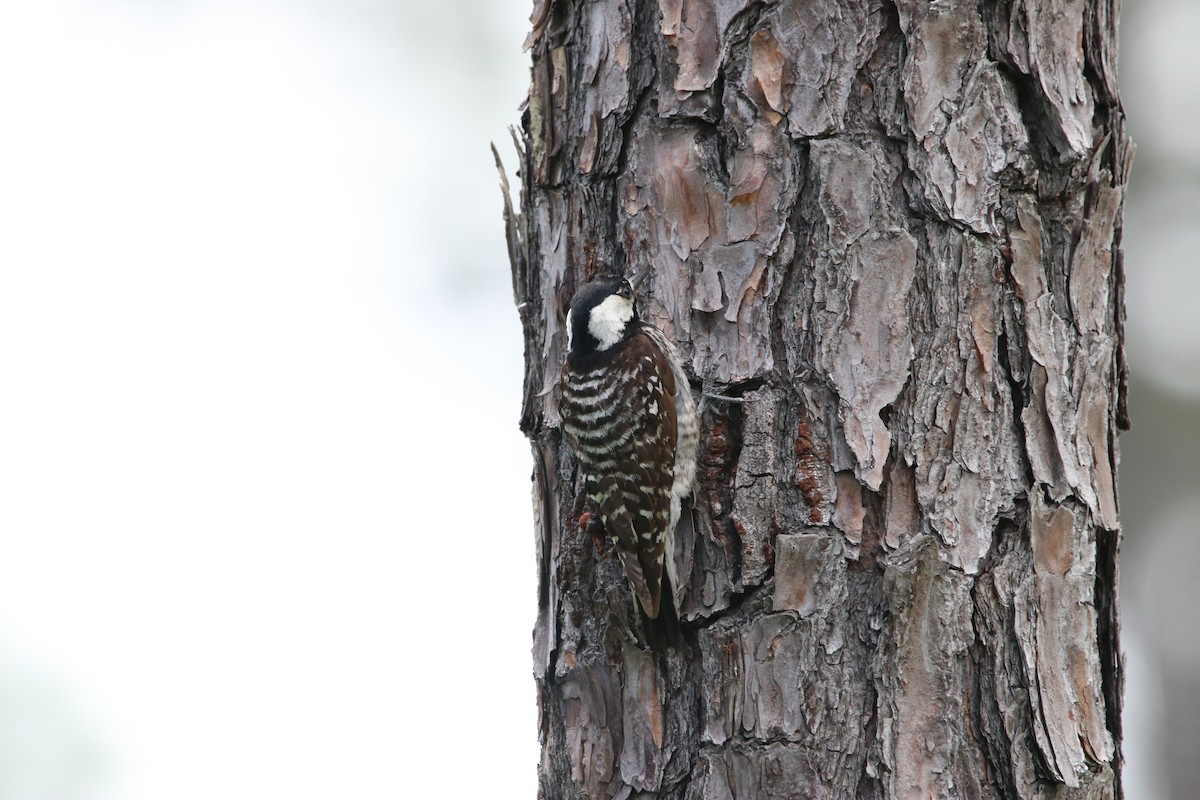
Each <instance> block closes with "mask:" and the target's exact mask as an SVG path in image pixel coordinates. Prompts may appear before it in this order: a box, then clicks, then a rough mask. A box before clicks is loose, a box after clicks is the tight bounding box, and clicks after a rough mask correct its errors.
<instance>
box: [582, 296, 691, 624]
mask: <svg viewBox="0 0 1200 800" xmlns="http://www.w3.org/2000/svg"><path fill="white" fill-rule="evenodd" d="M643 275H644V273H643ZM635 288H636V287H635V285H634V284H633V283H631V282H630V281H629V280H627V279H625V278H599V279H597V280H594V281H592V282H591V283H588V284H587V285H585V286H583V287H582V288H580V289H579V291H578V292H576V293H575V297H574V299H573V300H572V302H571V309H570V311H568V312H567V350H568V352H567V361H566V364H565V366H564V367H563V373H562V382H561V384H560V392H561V395H560V403H559V411H560V416H561V418H562V430H563V434H564V436H565V438H566V440H567V444H569V445H570V447H571V449H572V450H573V451H574V453H575V457H576V459H577V460H578V461H579V464H580V467H581V468H582V471H583V474H584V483H585V487H586V491H587V494H588V497H589V498H590V499H591V501H592V503H593V504H594V506H595V508H596V511H597V512H598V513H599V515H600V518H601V520H602V521H603V523H604V528H605V530H607V531H608V535H609V536H610V537H611V538H612V539H613V541H614V543H615V545H616V548H615V549H616V551H617V555H618V556H619V557H620V559H621V566H622V567H624V569H625V576H626V577H627V578H628V579H629V583H630V586H631V587H632V588H633V594H634V596H635V597H636V598H637V600H638V603H640V604H641V607H642V610H643V611H644V612H645V614H646V616H647V617H649V618H650V619H657V618H658V614H659V610H660V607H661V606H660V604H661V601H662V586H663V569H664V567H665V568H666V570H667V573H668V575H667V577H668V578H669V580H670V583H671V585H672V586H673V587H675V588H676V589H677V588H678V586H679V583H678V580H677V576H676V575H675V574H674V572H675V564H674V558H673V554H674V531H675V525H676V523H677V522H678V521H679V516H680V513H681V510H682V502H683V499H684V498H685V497H687V496H688V495H689V494H691V493H692V485H693V483H694V481H695V475H696V443H697V439H698V438H699V420H698V418H697V415H696V403H695V401H694V400H693V399H692V392H691V387H690V385H689V384H688V380H687V376H686V375H685V374H684V371H683V365H682V364H681V363H680V361H679V355H678V353H677V352H676V350H675V346H674V345H672V344H671V341H670V340H669V339H667V337H666V336H665V335H664V334H663V333H662V331H660V330H658V329H657V328H655V327H654V326H653V325H648V324H646V323H644V322H642V321H641V320H640V319H638V315H637V312H636V310H635V308H634V291H635ZM668 602H672V603H674V597H671V598H669V600H668Z"/></svg>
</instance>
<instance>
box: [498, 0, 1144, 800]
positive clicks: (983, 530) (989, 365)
mask: <svg viewBox="0 0 1200 800" xmlns="http://www.w3.org/2000/svg"><path fill="white" fill-rule="evenodd" d="M1118 5H1119V2H1118V0H1094V1H1089V2H1084V0H1040V2H1037V3H1023V2H1021V1H1020V0H979V1H978V2H977V3H965V2H963V3H955V2H920V1H918V0H896V2H894V3H893V2H882V1H877V0H780V1H779V2H750V1H749V0H657V2H653V1H652V0H594V1H592V2H572V1H570V0H540V1H539V2H538V3H537V4H536V8H535V11H534V17H533V32H532V33H531V35H530V39H529V45H530V48H531V51H532V57H533V81H532V87H531V89H530V95H529V101H528V107H527V110H526V114H525V116H524V119H523V125H524V137H523V141H522V142H521V145H522V149H523V160H522V165H521V175H522V178H523V180H524V187H523V193H522V197H521V203H520V209H519V213H518V212H517V211H515V210H514V209H512V208H509V209H507V220H508V225H509V242H510V255H511V257H512V260H513V278H514V290H515V293H516V299H517V302H518V307H519V310H520V314H521V319H522V322H523V324H524V332H525V345H526V379H525V402H524V411H523V416H522V420H521V426H522V429H523V430H524V431H525V432H526V433H527V434H528V435H529V437H530V440H531V442H532V447H533V455H534V464H535V466H534V484H535V486H534V498H535V510H536V518H537V526H538V530H537V536H538V552H539V560H540V564H539V582H540V585H539V602H540V614H539V618H538V620H537V624H536V628H535V632H534V671H535V676H536V680H537V685H538V697H539V704H540V710H541V716H540V727H541V730H540V736H541V742H542V763H541V768H540V786H541V791H540V796H541V797H543V798H546V800H558V799H559V798H626V797H662V798H689V799H695V800H700V798H705V799H706V800H708V799H709V798H712V799H714V800H715V799H716V798H735V799H736V800H748V799H749V798H835V799H838V800H840V799H842V798H892V799H897V800H898V799H900V798H1055V799H1056V800H1065V799H1066V798H1089V799H1092V798H1118V797H1120V796H1121V790H1120V764H1121V756H1120V744H1121V727H1120V704H1121V662H1120V656H1119V650H1118V641H1117V633H1118V622H1117V607H1116V578H1117V544H1118V522H1117V504H1116V493H1115V480H1116V474H1115V473H1116V460H1117V454H1116V431H1117V429H1118V428H1119V427H1124V426H1125V412H1124V403H1123V386H1124V371H1125V368H1124V363H1123V355H1122V338H1123V311H1122V308H1123V306H1122V265H1121V259H1120V251H1119V246H1120V240H1121V210H1122V202H1123V195H1124V187H1125V184H1126V176H1127V170H1128V166H1129V161H1130V157H1131V151H1132V148H1131V145H1130V143H1129V140H1128V139H1127V137H1126V136H1125V133H1124V127H1123V126H1124V121H1123V114H1122V111H1121V106H1120V102H1119V99H1118V95H1117V85H1116V25H1117V11H1118ZM627 267H631V268H636V269H639V270H642V269H649V270H650V271H651V272H652V277H651V278H650V279H649V281H648V282H647V283H648V287H643V289H642V296H641V297H640V308H641V312H642V315H643V317H644V318H648V319H649V320H651V321H652V322H654V323H655V324H657V325H658V326H659V327H660V328H662V329H663V330H664V331H666V332H667V333H668V335H669V336H671V338H673V340H674V341H676V342H677V343H678V344H679V346H680V350H681V352H682V353H683V355H684V358H685V361H686V363H687V365H688V369H689V371H690V372H691V373H692V374H693V375H694V376H696V380H695V389H696V391H697V392H699V389H700V385H701V381H702V379H703V378H704V377H705V376H707V377H708V378H709V380H710V382H711V383H712V384H713V385H714V386H715V387H716V390H717V391H719V393H720V394H723V395H733V396H740V397H742V398H744V400H745V402H743V403H731V402H726V401H721V400H708V401H706V402H705V411H704V416H703V428H702V434H701V437H702V438H701V453H700V471H699V487H698V489H697V492H696V497H695V501H696V502H695V506H696V508H695V515H694V516H695V531H694V534H691V535H686V536H681V540H680V541H679V542H678V543H677V550H678V553H677V559H678V564H679V566H680V568H681V572H680V574H681V575H682V576H687V578H686V580H683V582H684V583H685V589H686V591H685V596H684V599H683V604H682V608H681V615H682V618H683V619H684V620H685V625H686V630H687V641H686V644H685V646H682V647H679V648H675V649H672V650H671V651H669V653H668V654H667V655H666V656H665V657H663V658H659V657H658V656H656V655H655V654H654V653H652V652H649V651H647V650H644V649H642V647H640V646H639V644H638V641H639V640H638V637H637V635H636V633H635V630H636V625H637V624H638V622H637V616H636V613H635V607H634V605H633V601H632V597H631V595H630V593H629V590H628V587H627V585H626V583H625V578H624V575H623V573H622V570H621V568H620V566H619V565H618V563H617V560H616V558H615V556H614V554H613V552H612V548H611V547H609V548H606V549H605V548H598V547H596V543H594V542H593V541H592V540H591V538H590V537H589V536H587V535H586V534H585V533H583V532H581V530H580V527H579V523H578V520H579V517H580V515H581V513H583V511H584V510H585V502H584V496H583V493H582V491H581V488H582V487H581V479H580V476H579V474H578V470H577V469H576V465H575V463H574V461H573V459H572V457H571V456H570V454H569V451H568V450H567V449H566V446H565V445H564V443H563V441H562V438H561V436H560V432H559V427H558V416H557V381H558V377H559V373H560V368H561V365H562V362H563V358H564V355H565V333H564V330H563V322H564V313H565V305H566V303H567V302H568V301H569V299H570V297H571V295H572V293H573V292H574V290H575V288H576V287H578V286H580V285H581V284H582V283H583V282H584V281H585V280H587V279H589V278H591V277H592V276H594V275H597V274H619V273H621V272H623V271H624V270H625V269H626V268H627Z"/></svg>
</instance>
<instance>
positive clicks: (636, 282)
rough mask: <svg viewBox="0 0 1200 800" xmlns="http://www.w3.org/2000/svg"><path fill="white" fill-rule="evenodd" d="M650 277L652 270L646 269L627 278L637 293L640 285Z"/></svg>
mask: <svg viewBox="0 0 1200 800" xmlns="http://www.w3.org/2000/svg"><path fill="white" fill-rule="evenodd" d="M649 277H650V270H649V269H644V270H642V271H641V272H639V273H637V274H635V275H630V276H629V277H628V278H627V280H628V281H629V285H630V286H632V287H633V291H634V294H636V293H637V290H638V287H639V286H641V285H642V284H643V283H645V281H646V278H649Z"/></svg>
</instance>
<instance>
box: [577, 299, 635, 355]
mask: <svg viewBox="0 0 1200 800" xmlns="http://www.w3.org/2000/svg"><path fill="white" fill-rule="evenodd" d="M631 319H633V301H632V300H630V299H629V298H628V297H621V295H619V294H614V295H609V296H608V297H606V298H604V302H602V303H600V304H599V305H597V306H596V307H595V308H593V309H592V313H591V315H590V316H589V317H588V333H590V334H592V336H594V337H596V341H597V342H598V343H599V347H598V349H600V350H607V349H608V348H610V347H612V346H613V345H614V344H616V343H617V342H619V341H621V336H622V335H624V333H625V326H626V325H628V324H629V320H631Z"/></svg>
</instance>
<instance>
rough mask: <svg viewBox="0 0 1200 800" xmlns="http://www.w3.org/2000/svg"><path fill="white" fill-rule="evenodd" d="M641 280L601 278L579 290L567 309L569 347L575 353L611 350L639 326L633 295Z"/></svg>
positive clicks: (588, 353)
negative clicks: (569, 308) (568, 309)
mask: <svg viewBox="0 0 1200 800" xmlns="http://www.w3.org/2000/svg"><path fill="white" fill-rule="evenodd" d="M639 282H640V281H638V280H634V281H631V280H629V279H628V278H597V279H596V280H593V281H591V282H590V283H588V284H586V285H584V286H583V287H581V288H580V289H579V291H577V292H576V293H575V298H574V299H573V300H572V301H571V310H570V311H568V312H567V348H568V350H569V351H570V354H571V355H572V356H574V357H576V358H580V357H584V356H587V355H590V354H592V353H600V352H603V351H605V350H608V349H610V348H612V347H613V346H614V345H616V344H618V343H620V342H621V341H622V340H624V339H625V338H626V337H628V336H629V335H630V334H632V333H633V332H634V331H635V330H636V329H637V326H638V321H637V314H636V313H635V312H634V308H633V302H634V297H633V295H634V291H635V290H636V288H637V284H638V283H639Z"/></svg>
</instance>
